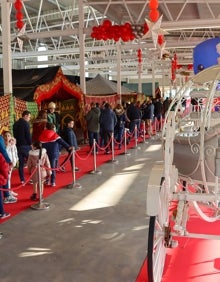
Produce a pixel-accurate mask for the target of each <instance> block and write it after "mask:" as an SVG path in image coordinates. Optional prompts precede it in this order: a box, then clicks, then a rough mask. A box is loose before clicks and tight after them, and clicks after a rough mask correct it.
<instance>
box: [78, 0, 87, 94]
mask: <svg viewBox="0 0 220 282" xmlns="http://www.w3.org/2000/svg"><path fill="white" fill-rule="evenodd" d="M79 44H80V45H79V46H80V48H79V56H80V57H79V65H80V70H79V75H80V88H81V90H82V92H83V93H84V94H86V81H85V34H84V9H83V0H79Z"/></svg>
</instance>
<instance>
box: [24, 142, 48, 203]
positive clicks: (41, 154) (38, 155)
mask: <svg viewBox="0 0 220 282" xmlns="http://www.w3.org/2000/svg"><path fill="white" fill-rule="evenodd" d="M39 161H40V165H41V167H40V177H39V175H38V169H37V165H38V163H39ZM27 167H28V172H29V174H30V175H32V176H31V180H32V182H33V194H32V195H31V197H30V199H31V200H33V201H36V200H38V197H37V194H38V192H39V193H41V195H39V197H40V196H41V197H43V192H44V182H45V180H46V177H50V175H51V170H50V161H49V158H48V155H47V151H46V149H45V148H41V143H40V142H39V141H36V142H33V144H32V150H30V151H29V156H28V161H27ZM39 178H40V179H41V190H40V183H39Z"/></svg>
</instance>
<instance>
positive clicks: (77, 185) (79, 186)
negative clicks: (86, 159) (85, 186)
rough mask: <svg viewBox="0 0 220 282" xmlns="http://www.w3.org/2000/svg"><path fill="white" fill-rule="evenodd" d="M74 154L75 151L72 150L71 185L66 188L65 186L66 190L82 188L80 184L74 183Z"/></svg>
mask: <svg viewBox="0 0 220 282" xmlns="http://www.w3.org/2000/svg"><path fill="white" fill-rule="evenodd" d="M75 153H76V151H75V149H74V148H73V150H72V155H71V157H72V175H73V183H71V184H69V185H68V186H67V188H68V189H72V188H78V189H79V188H82V185H81V184H80V183H77V182H76V170H75V169H76V162H75Z"/></svg>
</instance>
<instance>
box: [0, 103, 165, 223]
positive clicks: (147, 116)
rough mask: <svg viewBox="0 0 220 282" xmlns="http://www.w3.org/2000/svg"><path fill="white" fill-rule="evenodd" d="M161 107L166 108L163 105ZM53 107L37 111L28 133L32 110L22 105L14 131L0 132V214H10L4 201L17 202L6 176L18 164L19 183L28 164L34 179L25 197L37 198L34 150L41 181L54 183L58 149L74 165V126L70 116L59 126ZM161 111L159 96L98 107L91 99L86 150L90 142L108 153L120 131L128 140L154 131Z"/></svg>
mask: <svg viewBox="0 0 220 282" xmlns="http://www.w3.org/2000/svg"><path fill="white" fill-rule="evenodd" d="M165 101H166V100H165ZM165 101H164V103H165ZM166 108H168V107H167V106H166ZM55 110H56V104H55V103H54V102H50V103H49V105H48V111H46V110H41V111H39V113H38V116H37V118H36V119H35V120H34V121H33V124H32V134H31V130H30V119H31V112H30V111H28V110H26V111H24V112H23V113H22V117H21V118H19V119H18V120H17V121H16V122H15V123H14V125H13V135H12V134H11V133H10V132H9V131H5V132H3V134H2V135H1V136H0V155H1V158H0V166H1V169H0V187H2V188H3V189H1V191H0V218H5V217H8V216H10V214H9V213H7V212H5V210H4V205H5V204H13V203H15V202H17V193H16V192H15V191H12V190H11V176H12V171H13V169H14V168H15V166H17V165H18V173H19V178H20V182H21V185H24V184H25V183H26V180H25V175H24V167H25V166H26V165H27V168H28V172H29V174H30V177H29V178H28V180H30V181H31V183H32V184H33V194H32V195H31V197H30V199H31V200H34V201H35V200H38V195H37V193H38V191H39V189H38V186H39V183H38V180H39V178H38V173H37V170H36V167H37V164H38V162H39V154H41V155H40V159H41V180H42V183H46V184H47V185H50V186H52V187H54V186H56V171H57V169H58V166H59V156H60V150H61V148H65V149H66V151H67V152H68V157H67V158H68V159H69V160H70V163H71V167H72V169H73V158H71V157H70V156H71V154H72V151H73V150H74V152H77V150H79V146H78V143H77V138H76V134H75V132H74V129H73V128H74V120H73V119H71V118H69V119H67V120H66V124H65V126H64V129H63V130H62V131H61V128H60V121H61V120H60V115H59V114H58V112H56V111H55ZM164 111H165V105H164V104H163V103H162V101H161V99H160V98H157V99H156V100H155V101H154V102H153V100H152V99H149V100H148V101H146V102H144V103H143V104H142V105H141V104H140V103H139V102H137V103H130V104H129V105H126V107H123V106H122V105H121V104H117V106H116V107H115V108H114V109H112V108H111V105H110V104H109V103H103V104H102V105H101V106H100V105H99V104H98V103H94V102H92V103H91V105H90V109H89V110H88V112H87V113H86V114H85V120H86V123H87V131H88V132H87V134H88V143H89V146H90V149H91V152H92V150H93V149H94V142H95V144H96V146H95V151H96V153H98V151H99V150H103V151H105V153H106V154H109V153H110V152H111V150H112V146H111V144H112V142H113V139H114V144H116V145H117V146H118V149H121V147H122V144H123V141H124V140H123V138H124V136H125V135H126V136H127V139H126V143H127V144H128V143H129V142H130V140H131V138H132V136H134V134H135V133H136V137H139V136H140V135H142V136H143V135H144V136H145V134H149V136H151V135H153V134H154V133H153V132H154V130H160V129H161V118H162V115H163V113H164ZM143 124H144V130H143ZM126 128H128V130H127V134H125V129H126ZM145 128H146V130H145ZM147 131H148V132H147ZM143 132H144V133H143ZM127 144H126V145H127ZM78 170H79V168H77V167H75V166H74V172H75V171H78ZM42 183H41V184H42ZM42 192H43V190H42Z"/></svg>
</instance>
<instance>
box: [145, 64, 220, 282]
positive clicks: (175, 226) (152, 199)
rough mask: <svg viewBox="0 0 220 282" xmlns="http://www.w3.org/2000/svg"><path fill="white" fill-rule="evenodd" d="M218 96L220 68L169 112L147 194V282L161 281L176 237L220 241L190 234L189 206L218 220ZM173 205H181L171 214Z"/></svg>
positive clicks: (189, 87)
mask: <svg viewBox="0 0 220 282" xmlns="http://www.w3.org/2000/svg"><path fill="white" fill-rule="evenodd" d="M219 98H220V66H214V67H211V68H208V69H206V70H203V71H202V72H200V73H199V74H197V75H196V76H194V77H193V78H192V79H191V80H190V81H189V82H188V83H186V85H185V86H184V87H183V88H182V89H181V90H180V91H179V92H178V93H177V95H176V97H175V98H174V99H173V101H172V103H171V105H170V108H169V110H168V112H167V115H166V118H165V124H164V128H163V133H162V143H163V146H164V163H163V165H161V164H157V165H156V166H155V167H154V168H153V170H152V174H151V177H150V180H149V184H148V190H147V214H148V215H149V216H150V227H149V243H148V273H149V280H148V281H149V282H160V281H161V279H162V273H163V266H164V261H165V256H166V248H167V247H173V246H174V245H175V246H176V245H177V244H176V242H174V241H173V240H172V236H177V237H178V236H185V237H193V238H203V239H220V236H219V235H218V234H216V235H209V234H197V233H191V232H190V230H187V221H188V220H189V217H190V213H189V207H190V206H191V207H192V208H194V209H195V210H196V212H197V213H198V215H199V216H200V217H201V218H202V219H203V220H205V221H208V222H215V221H216V220H219V219H220V215H219V206H220V205H219V202H220V190H219V183H220V178H219V177H220V153H219V152H220V139H219V134H220V111H219V110H220V99H219ZM173 201H177V206H176V210H175V212H174V213H173V215H172V216H171V215H170V211H169V207H170V205H171V204H172V203H173ZM154 203H156V204H154ZM153 204H154V205H153ZM207 210H208V211H209V213H207ZM208 214H209V215H208ZM172 222H173V223H172ZM171 226H172V227H171Z"/></svg>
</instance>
